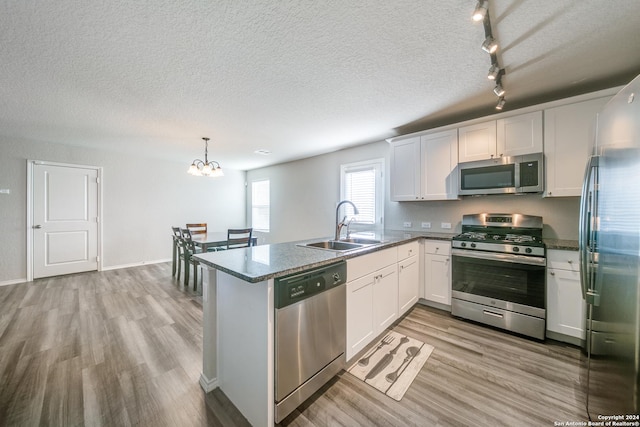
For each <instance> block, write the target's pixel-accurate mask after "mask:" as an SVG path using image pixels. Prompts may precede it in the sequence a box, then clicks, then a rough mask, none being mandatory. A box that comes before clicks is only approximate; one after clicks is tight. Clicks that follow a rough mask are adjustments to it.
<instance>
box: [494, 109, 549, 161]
mask: <svg viewBox="0 0 640 427" xmlns="http://www.w3.org/2000/svg"><path fill="white" fill-rule="evenodd" d="M496 147H497V154H498V157H501V156H503V155H504V156H520V155H522V154H531V153H541V152H542V111H534V112H532V113H527V114H520V115H518V116H513V117H507V118H504V119H499V120H497V121H496Z"/></svg>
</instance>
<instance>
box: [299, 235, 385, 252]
mask: <svg viewBox="0 0 640 427" xmlns="http://www.w3.org/2000/svg"><path fill="white" fill-rule="evenodd" d="M377 243H381V242H380V240H375V239H364V238H349V239H340V240H323V241H320V242H312V243H301V244H299V245H298V246H305V247H307V248H314V249H325V250H328V251H337V252H346V251H353V250H355V249H360V248H364V247H366V246H369V245H375V244H377Z"/></svg>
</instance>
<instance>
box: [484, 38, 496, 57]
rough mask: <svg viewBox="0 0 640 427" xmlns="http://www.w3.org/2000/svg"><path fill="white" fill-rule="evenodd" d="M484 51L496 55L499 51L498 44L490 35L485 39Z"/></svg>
mask: <svg viewBox="0 0 640 427" xmlns="http://www.w3.org/2000/svg"><path fill="white" fill-rule="evenodd" d="M482 50H484V51H485V52H487V53H495V51H496V50H498V42H497V41H496V40H495V39H494V38H493V37H491V36H490V35H489V36H487V38H486V39H484V43H482Z"/></svg>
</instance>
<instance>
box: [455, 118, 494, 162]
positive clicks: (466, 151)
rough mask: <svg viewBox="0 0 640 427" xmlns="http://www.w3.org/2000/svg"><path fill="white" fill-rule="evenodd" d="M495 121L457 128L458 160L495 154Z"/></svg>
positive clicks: (470, 159)
mask: <svg viewBox="0 0 640 427" xmlns="http://www.w3.org/2000/svg"><path fill="white" fill-rule="evenodd" d="M496 149H497V147H496V121H495V120H490V121H488V122H483V123H476V124H474V125H469V126H463V127H461V128H458V162H460V163H462V162H473V161H476V160H485V159H491V158H493V157H495V156H496Z"/></svg>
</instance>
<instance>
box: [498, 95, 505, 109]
mask: <svg viewBox="0 0 640 427" xmlns="http://www.w3.org/2000/svg"><path fill="white" fill-rule="evenodd" d="M505 102H506V101H505V100H504V96H501V97H500V99H498V104H497V105H496V110H502V108H503V107H504V104H505Z"/></svg>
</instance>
